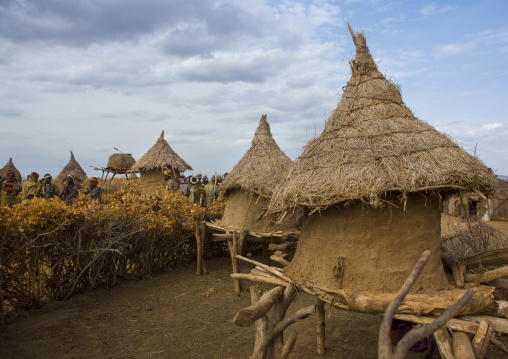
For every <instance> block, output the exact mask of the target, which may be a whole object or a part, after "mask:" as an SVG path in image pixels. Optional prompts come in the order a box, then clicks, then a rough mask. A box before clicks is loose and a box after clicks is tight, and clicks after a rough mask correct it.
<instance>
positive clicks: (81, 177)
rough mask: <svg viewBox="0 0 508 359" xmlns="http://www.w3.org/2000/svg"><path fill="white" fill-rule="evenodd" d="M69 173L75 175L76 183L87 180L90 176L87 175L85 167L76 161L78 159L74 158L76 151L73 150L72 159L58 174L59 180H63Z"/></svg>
mask: <svg viewBox="0 0 508 359" xmlns="http://www.w3.org/2000/svg"><path fill="white" fill-rule="evenodd" d="M69 175H71V176H73V177H74V182H75V183H83V181H85V180H86V179H87V178H88V176H87V175H86V172H85V171H84V170H83V168H81V166H80V165H79V163H78V161H76V159H75V158H74V153H72V151H71V159H70V160H69V163H67V165H65V167H64V168H63V170H62V171H61V172H60V173H59V174H58V176H57V177H56V179H57V180H58V181H62V182H63V181H65V179H66V178H67V176H69Z"/></svg>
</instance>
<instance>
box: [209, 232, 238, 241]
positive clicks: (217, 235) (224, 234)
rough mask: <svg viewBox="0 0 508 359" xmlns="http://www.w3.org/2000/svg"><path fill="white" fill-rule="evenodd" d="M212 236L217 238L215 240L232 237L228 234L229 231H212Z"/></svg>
mask: <svg viewBox="0 0 508 359" xmlns="http://www.w3.org/2000/svg"><path fill="white" fill-rule="evenodd" d="M213 236H214V237H215V238H216V239H217V240H222V241H224V240H228V239H233V235H232V234H230V233H214V234H213Z"/></svg>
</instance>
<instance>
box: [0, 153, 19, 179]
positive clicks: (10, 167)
mask: <svg viewBox="0 0 508 359" xmlns="http://www.w3.org/2000/svg"><path fill="white" fill-rule="evenodd" d="M8 171H14V174H15V176H16V181H18V182H19V183H21V181H22V180H23V177H22V176H21V173H20V172H19V171H18V169H17V168H16V167H15V166H14V163H12V157H11V158H9V162H7V164H6V165H5V166H4V167H3V168H2V169H0V176H1V177H2V178H6V177H7V172H8Z"/></svg>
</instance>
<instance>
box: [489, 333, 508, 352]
mask: <svg viewBox="0 0 508 359" xmlns="http://www.w3.org/2000/svg"><path fill="white" fill-rule="evenodd" d="M490 342H491V343H492V344H494V345H495V346H496V347H498V348H499V349H500V350H501V351H503V352H504V353H505V354H508V346H506V345H504V344H503V343H501V342H500V341H499V340H498V339H496V338H494V336H493V337H492V338H490Z"/></svg>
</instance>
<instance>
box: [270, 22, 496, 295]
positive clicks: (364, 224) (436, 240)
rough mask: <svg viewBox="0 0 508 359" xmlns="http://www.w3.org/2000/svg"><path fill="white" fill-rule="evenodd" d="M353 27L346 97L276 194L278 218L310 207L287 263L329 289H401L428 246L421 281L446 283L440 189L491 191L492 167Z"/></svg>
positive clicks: (426, 286)
mask: <svg viewBox="0 0 508 359" xmlns="http://www.w3.org/2000/svg"><path fill="white" fill-rule="evenodd" d="M350 31H351V30H350ZM351 35H352V37H353V41H354V44H355V45H356V57H355V58H354V60H352V61H351V62H350V66H351V71H352V75H351V78H350V80H349V82H348V83H347V86H346V87H345V88H344V93H343V95H342V98H341V100H340V102H339V103H338V105H337V108H336V109H335V111H334V112H333V113H332V115H331V116H330V117H329V119H328V120H327V122H326V124H325V127H324V130H323V132H322V134H321V135H320V136H318V137H316V138H314V139H313V140H311V141H310V142H309V143H308V144H307V145H306V146H305V148H304V151H303V153H302V155H301V156H300V157H299V158H298V159H297V160H295V161H294V163H293V165H292V166H291V168H290V169H289V171H288V173H287V175H286V176H285V178H284V179H283V180H282V181H281V182H280V184H279V185H278V186H277V188H276V189H275V190H274V194H273V196H272V200H271V202H270V206H269V213H270V214H271V215H272V216H275V217H276V218H278V219H279V220H281V219H282V218H283V217H284V216H286V215H287V214H288V213H292V212H293V211H294V209H295V208H297V207H304V208H305V218H304V220H303V228H302V232H301V235H300V238H299V243H298V248H297V251H296V254H295V258H294V259H293V261H292V262H291V264H290V265H289V266H288V267H286V269H285V272H286V273H287V274H289V275H291V276H293V277H294V278H296V279H299V280H301V281H303V282H306V283H313V284H312V285H314V284H319V285H321V286H324V287H327V288H336V289H340V288H348V289H351V290H359V291H362V290H370V291H380V292H384V291H389V292H390V291H392V292H393V291H397V290H398V289H399V288H400V287H401V286H402V284H403V282H404V280H405V279H406V278H407V276H408V275H409V273H410V271H411V269H412V267H413V265H414V264H415V263H416V262H417V261H418V259H419V257H420V255H421V254H422V252H423V251H424V250H426V249H428V250H430V251H431V253H432V256H431V259H430V260H429V262H428V264H427V266H426V267H425V270H424V271H423V273H422V275H421V276H420V278H419V279H418V281H417V283H416V284H415V286H414V287H413V290H414V291H419V290H424V291H435V290H441V289H445V288H448V287H449V284H448V280H447V278H446V276H445V274H444V271H443V266H442V263H441V260H440V248H439V244H440V238H441V235H440V233H441V226H440V224H441V222H440V214H441V213H440V197H439V193H443V192H444V191H458V190H462V189H466V190H469V191H480V192H483V193H489V192H490V191H491V190H492V188H493V176H492V171H491V170H490V169H488V168H487V167H485V165H484V164H483V163H482V162H481V161H480V160H478V159H477V158H476V157H473V156H471V155H469V154H468V153H466V152H465V151H464V150H462V149H461V148H460V147H459V146H458V145H457V144H456V143H455V142H453V141H452V140H451V139H450V138H448V137H446V136H445V135H443V134H441V133H439V132H438V131H436V129H435V128H434V127H432V126H431V125H429V124H427V123H425V122H423V121H421V120H419V119H417V118H416V117H415V116H414V114H413V113H412V112H411V110H410V109H409V108H408V107H407V106H406V105H405V104H404V103H403V101H402V97H401V94H400V92H399V87H398V86H397V85H396V84H394V83H392V82H390V81H389V80H387V79H386V78H385V77H384V76H383V75H382V74H381V73H380V72H379V71H378V69H377V66H376V64H375V62H374V60H373V59H372V57H371V54H370V52H369V49H368V48H367V45H366V41H365V37H364V35H363V34H362V33H356V34H353V32H352V31H351ZM317 211H319V212H320V213H315V212H317ZM339 274H340V275H339ZM338 276H340V278H339V277H338ZM309 285H311V284H309Z"/></svg>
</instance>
